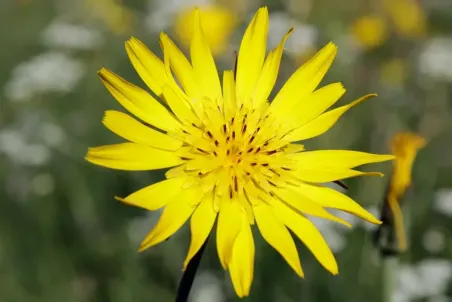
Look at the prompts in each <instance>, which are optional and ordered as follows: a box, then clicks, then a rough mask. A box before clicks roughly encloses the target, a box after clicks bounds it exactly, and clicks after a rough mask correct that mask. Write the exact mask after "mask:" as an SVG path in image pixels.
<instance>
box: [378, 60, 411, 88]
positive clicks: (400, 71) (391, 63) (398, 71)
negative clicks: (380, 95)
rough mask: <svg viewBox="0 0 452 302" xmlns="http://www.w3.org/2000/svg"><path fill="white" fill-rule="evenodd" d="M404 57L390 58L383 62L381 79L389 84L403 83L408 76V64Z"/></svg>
mask: <svg viewBox="0 0 452 302" xmlns="http://www.w3.org/2000/svg"><path fill="white" fill-rule="evenodd" d="M406 65H407V64H406V62H405V61H404V60H403V59H396V58H393V59H390V60H388V61H386V62H384V63H382V64H381V67H380V79H381V81H382V82H383V83H385V84H387V85H393V86H398V85H402V84H403V82H404V81H405V79H406V77H407V71H408V70H407V66H406Z"/></svg>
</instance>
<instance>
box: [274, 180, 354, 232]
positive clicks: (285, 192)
mask: <svg viewBox="0 0 452 302" xmlns="http://www.w3.org/2000/svg"><path fill="white" fill-rule="evenodd" d="M298 188H299V187H291V189H288V188H280V189H278V190H277V191H276V194H277V196H278V197H280V198H281V199H282V200H283V201H284V202H285V203H287V204H288V205H289V206H291V207H293V208H294V209H297V210H298V211H300V212H302V213H304V214H307V215H312V216H316V217H319V218H324V219H328V220H331V221H335V222H338V223H340V224H343V225H345V226H346V227H349V228H350V227H351V225H350V223H348V222H347V221H345V220H343V219H340V218H338V217H336V216H334V215H333V214H331V213H329V212H328V211H326V210H325V209H324V208H322V206H321V205H320V204H319V203H317V199H310V198H307V196H306V195H301V194H300V191H299V190H298ZM295 190H296V191H295Z"/></svg>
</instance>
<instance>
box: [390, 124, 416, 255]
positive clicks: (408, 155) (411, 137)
mask: <svg viewBox="0 0 452 302" xmlns="http://www.w3.org/2000/svg"><path fill="white" fill-rule="evenodd" d="M424 146H425V139H424V138H423V137H422V136H420V135H418V134H416V133H412V132H400V133H397V134H395V135H394V136H393V138H392V139H391V142H390V147H391V151H392V153H393V154H394V155H395V156H396V159H395V161H394V163H393V164H394V168H393V172H392V177H391V183H390V185H389V192H388V196H387V202H388V206H389V207H388V208H389V209H390V210H391V212H392V213H391V216H392V217H393V218H392V220H393V225H394V229H395V232H396V238H397V245H398V249H399V251H404V250H406V247H407V244H406V238H405V231H404V226H403V215H402V210H401V208H400V201H401V199H402V198H403V195H404V194H405V192H406V190H407V189H408V188H409V187H410V186H411V170H412V168H413V163H414V159H415V158H416V155H417V153H418V151H419V150H420V149H421V148H423V147H424Z"/></svg>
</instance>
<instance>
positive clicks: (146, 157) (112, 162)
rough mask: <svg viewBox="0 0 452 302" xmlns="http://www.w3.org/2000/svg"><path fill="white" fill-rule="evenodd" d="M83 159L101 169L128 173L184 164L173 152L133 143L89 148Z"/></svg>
mask: <svg viewBox="0 0 452 302" xmlns="http://www.w3.org/2000/svg"><path fill="white" fill-rule="evenodd" d="M85 159H86V160H87V161H89V162H91V163H93V164H95V165H99V166H102V167H107V168H111V169H117V170H130V171H145V170H155V169H163V168H169V167H173V166H177V165H180V164H182V163H183V162H184V161H183V160H182V159H181V158H180V157H179V156H177V155H176V154H175V153H174V152H170V151H164V150H160V149H156V148H152V147H149V146H145V145H140V144H135V143H123V144H116V145H106V146H100V147H94V148H89V150H88V154H87V155H86V157H85Z"/></svg>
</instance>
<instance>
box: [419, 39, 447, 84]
mask: <svg viewBox="0 0 452 302" xmlns="http://www.w3.org/2000/svg"><path fill="white" fill-rule="evenodd" d="M451 49H452V37H441V38H432V39H431V40H430V41H429V42H427V43H426V45H425V47H424V49H423V51H422V52H421V54H420V56H419V70H420V72H421V73H422V74H424V75H426V76H430V77H432V78H436V79H443V80H447V81H452V68H450V66H452V52H451V51H450V50H451Z"/></svg>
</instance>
